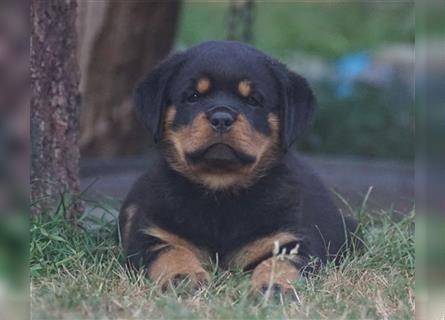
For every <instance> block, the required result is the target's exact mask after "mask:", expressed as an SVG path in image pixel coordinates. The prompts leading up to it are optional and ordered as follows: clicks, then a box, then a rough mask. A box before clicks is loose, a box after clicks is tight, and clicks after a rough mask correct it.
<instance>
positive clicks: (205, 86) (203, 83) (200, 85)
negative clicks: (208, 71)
mask: <svg viewBox="0 0 445 320" xmlns="http://www.w3.org/2000/svg"><path fill="white" fill-rule="evenodd" d="M209 89H210V80H209V79H208V78H201V79H199V80H198V82H196V91H198V92H199V93H200V94H204V93H206V92H207V91H209Z"/></svg>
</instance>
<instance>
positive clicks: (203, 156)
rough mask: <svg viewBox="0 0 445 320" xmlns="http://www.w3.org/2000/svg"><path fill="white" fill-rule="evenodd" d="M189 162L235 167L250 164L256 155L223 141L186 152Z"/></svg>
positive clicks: (218, 167)
mask: <svg viewBox="0 0 445 320" xmlns="http://www.w3.org/2000/svg"><path fill="white" fill-rule="evenodd" d="M187 159H188V161H189V162H190V163H191V164H202V165H205V166H207V167H210V168H214V169H225V168H236V167H241V166H246V165H250V164H252V163H254V162H255V160H256V157H255V156H252V155H249V154H246V153H244V152H242V151H239V150H236V149H234V148H233V147H231V146H230V145H228V144H225V143H215V144H212V145H210V146H208V147H205V148H202V149H199V150H197V151H194V152H192V153H189V154H187Z"/></svg>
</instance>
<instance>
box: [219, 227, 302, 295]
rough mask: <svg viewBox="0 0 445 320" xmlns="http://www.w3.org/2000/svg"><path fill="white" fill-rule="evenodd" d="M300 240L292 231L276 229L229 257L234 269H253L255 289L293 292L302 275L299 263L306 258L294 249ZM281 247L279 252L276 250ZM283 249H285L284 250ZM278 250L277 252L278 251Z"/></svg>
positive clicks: (230, 264) (253, 286)
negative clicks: (274, 231)
mask: <svg viewBox="0 0 445 320" xmlns="http://www.w3.org/2000/svg"><path fill="white" fill-rule="evenodd" d="M300 241H301V239H300V238H299V237H297V236H296V235H294V234H293V233H290V232H277V233H275V234H271V235H269V236H266V237H262V238H260V239H257V240H255V241H253V242H251V243H248V244H247V245H244V246H242V247H241V248H239V249H238V250H236V251H235V252H234V253H233V254H231V255H230V256H229V258H228V261H227V263H228V265H229V266H230V267H231V268H240V269H243V270H252V278H251V286H252V289H253V290H255V291H261V292H265V291H266V290H268V289H269V288H270V289H272V290H273V291H274V293H283V294H287V293H290V292H293V287H292V283H293V282H294V281H296V280H298V279H299V278H300V272H299V270H298V266H299V265H300V264H303V262H304V261H303V260H304V259H303V258H302V257H300V256H299V255H298V252H291V251H297V250H293V249H295V248H297V247H298V245H299V242H300ZM276 248H279V252H278V255H274V250H275V249H276ZM283 250H284V252H283ZM275 253H276V252H275Z"/></svg>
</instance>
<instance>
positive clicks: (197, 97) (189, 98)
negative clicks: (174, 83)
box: [187, 91, 201, 102]
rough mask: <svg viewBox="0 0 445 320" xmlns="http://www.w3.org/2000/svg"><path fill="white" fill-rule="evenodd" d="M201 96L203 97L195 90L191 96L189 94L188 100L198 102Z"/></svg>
mask: <svg viewBox="0 0 445 320" xmlns="http://www.w3.org/2000/svg"><path fill="white" fill-rule="evenodd" d="M200 97H201V95H200V94H199V92H198V91H195V92H193V93H192V94H191V95H190V96H188V98H187V101H188V102H196V101H197V100H198V99H199V98H200Z"/></svg>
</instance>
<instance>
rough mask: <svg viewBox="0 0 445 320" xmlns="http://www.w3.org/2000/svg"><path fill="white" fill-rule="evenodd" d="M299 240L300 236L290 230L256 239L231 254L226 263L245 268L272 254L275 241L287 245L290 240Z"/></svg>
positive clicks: (232, 266) (233, 266)
mask: <svg viewBox="0 0 445 320" xmlns="http://www.w3.org/2000/svg"><path fill="white" fill-rule="evenodd" d="M296 240H298V237H297V236H295V235H294V234H292V233H289V232H279V233H275V234H272V235H270V236H268V237H264V238H261V239H258V240H255V241H253V242H251V243H249V244H247V245H245V246H244V247H242V248H241V249H239V250H237V251H236V252H234V253H233V254H232V255H229V257H228V259H227V262H226V264H227V265H228V266H229V267H230V268H240V269H244V268H245V267H247V266H248V265H250V264H251V263H254V262H256V261H258V259H261V257H264V256H266V255H268V254H272V252H273V249H274V246H275V242H278V244H279V245H285V244H287V243H289V242H292V241H296Z"/></svg>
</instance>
